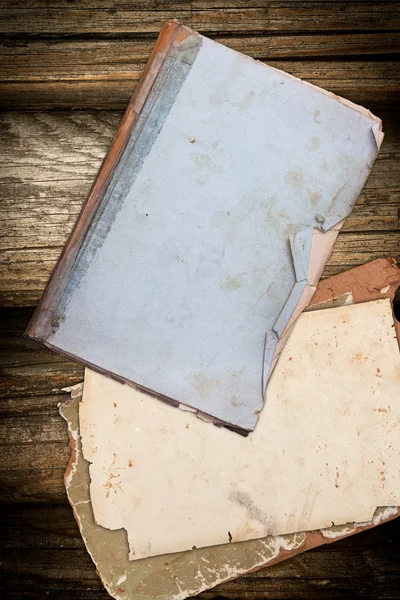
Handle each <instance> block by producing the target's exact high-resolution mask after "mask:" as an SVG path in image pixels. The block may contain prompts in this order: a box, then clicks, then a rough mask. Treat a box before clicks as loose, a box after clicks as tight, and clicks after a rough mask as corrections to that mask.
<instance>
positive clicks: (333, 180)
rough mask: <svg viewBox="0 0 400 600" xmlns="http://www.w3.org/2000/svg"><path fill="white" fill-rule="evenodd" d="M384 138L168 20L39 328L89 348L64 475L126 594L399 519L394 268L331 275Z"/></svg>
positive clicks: (350, 113) (192, 586) (369, 122)
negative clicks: (327, 268)
mask: <svg viewBox="0 0 400 600" xmlns="http://www.w3.org/2000/svg"><path fill="white" fill-rule="evenodd" d="M382 139H383V133H382V128H381V122H380V120H379V119H378V118H376V117H375V116H374V115H372V114H371V113H369V111H367V110H366V109H364V108H362V107H359V106H356V105H354V104H352V103H351V102H348V101H346V100H344V99H342V98H338V97H336V96H334V95H332V94H330V93H328V92H326V91H324V90H321V89H319V88H316V87H315V86H312V85H310V84H307V83H304V82H302V81H300V80H298V79H296V78H294V77H291V76H289V75H287V74H285V73H283V72H281V71H277V70H276V69H273V68H271V67H268V66H265V65H263V64H261V63H258V62H256V61H254V60H252V59H251V58H249V57H246V56H243V55H241V54H239V53H237V52H234V51H233V50H230V49H228V48H225V47H224V46H222V45H221V44H218V43H216V42H214V41H211V40H208V39H207V38H205V37H203V36H201V35H199V34H198V33H196V32H194V31H192V30H191V29H189V28H187V27H184V26H182V25H180V24H179V23H177V22H169V23H167V24H166V25H165V26H164V28H163V30H162V32H161V34H160V38H159V40H158V42H157V45H156V47H155V50H154V52H153V54H152V57H151V59H150V61H149V64H148V66H147V69H146V71H145V74H144V76H143V79H142V81H141V84H140V85H139V87H138V89H137V91H136V92H135V95H134V96H133V98H132V100H131V102H130V105H129V107H128V109H127V112H126V115H125V117H124V119H123V122H122V123H121V126H120V129H119V132H118V134H117V136H116V138H115V141H114V143H113V146H112V147H111V149H110V151H109V153H108V155H107V158H106V160H105V162H104V164H103V166H102V168H101V170H100V172H99V175H98V177H97V180H96V182H95V184H94V186H93V189H92V191H91V194H90V196H89V199H88V201H87V204H86V205H85V207H84V209H83V211H82V214H81V216H80V218H79V220H78V222H77V225H76V228H75V229H74V232H73V233H72V235H71V238H70V240H69V242H68V244H67V246H66V248H65V250H64V253H63V255H62V257H61V259H60V261H59V263H58V265H57V267H56V269H55V271H54V273H53V276H52V278H51V280H50V282H49V284H48V287H47V289H46V292H45V294H44V296H43V299H42V302H41V304H40V306H39V308H38V310H37V312H36V313H35V316H34V318H33V320H32V322H31V324H30V326H29V328H28V331H27V335H28V336H29V337H30V338H32V339H35V340H38V341H41V342H42V343H44V344H46V345H47V346H48V347H50V348H53V349H56V350H58V351H60V352H63V353H64V354H67V355H68V356H71V357H73V358H75V359H77V360H81V361H82V362H84V363H85V364H86V365H87V367H88V368H87V369H86V373H85V382H84V391H83V398H82V400H81V388H79V389H77V390H73V395H75V396H76V397H75V398H74V399H73V400H72V401H70V402H67V403H65V404H63V405H62V407H61V412H62V414H63V416H64V417H65V418H66V420H67V421H68V425H69V431H70V436H71V446H72V450H73V453H72V458H71V464H70V468H69V470H68V473H67V475H66V486H67V491H68V495H69V498H70V501H71V504H72V505H73V507H74V511H75V514H76V516H77V520H78V523H79V525H80V528H81V531H82V535H83V537H84V539H85V542H86V545H87V548H88V551H89V552H90V554H91V556H92V558H93V560H94V562H95V563H96V565H97V568H98V571H99V573H100V576H101V577H102V579H103V581H104V583H105V585H106V587H107V589H108V591H109V592H110V593H111V594H112V595H113V596H114V597H115V598H135V600H136V599H137V598H143V599H145V598H151V597H153V598H155V597H157V598H165V600H167V599H168V598H178V597H179V598H184V597H186V596H188V595H193V594H195V593H198V592H199V591H201V590H203V589H207V588H209V587H212V586H213V585H216V584H217V583H218V582H220V581H224V580H227V579H229V578H232V577H235V576H237V575H239V574H241V573H245V572H248V571H250V570H254V569H256V568H260V567H262V566H264V565H266V564H271V562H276V561H277V560H282V559H283V558H285V557H287V556H290V555H291V554H293V553H296V552H300V551H304V550H306V549H308V548H310V547H312V546H315V545H318V544H321V543H325V542H326V541H329V540H331V539H335V538H336V537H338V536H343V535H349V534H351V533H353V532H355V531H358V530H360V528H365V527H369V526H372V525H375V524H377V523H379V522H380V521H382V520H385V519H388V518H393V517H394V516H397V514H398V510H397V508H393V507H396V506H397V505H400V482H399V477H398V468H397V461H398V456H399V451H400V435H399V433H400V432H399V428H400V426H399V422H400V404H399V403H398V402H396V400H395V399H396V397H398V393H397V394H396V392H397V391H398V382H399V373H400V356H399V348H398V342H397V338H396V335H395V328H394V325H395V322H394V319H393V314H392V303H391V301H392V300H393V297H394V294H395V291H396V289H397V287H398V286H399V284H400V273H399V269H398V268H397V266H396V264H395V263H394V261H393V260H390V259H387V260H378V261H374V262H373V263H370V264H369V265H366V266H364V267H360V268H359V269H355V270H354V271H349V272H348V273H345V274H342V275H340V276H338V277H334V278H332V279H331V280H326V281H325V282H323V283H322V284H320V285H319V286H318V288H317V283H318V280H319V278H320V276H321V273H322V271H323V268H324V265H325V263H326V261H327V259H328V257H329V254H330V252H331V249H332V246H333V243H334V241H335V238H336V236H337V234H338V231H339V229H340V227H341V226H342V224H343V220H344V219H345V217H346V216H347V215H348V214H349V213H350V212H351V210H352V207H353V205H354V203H355V201H356V199H357V197H358V195H359V193H360V190H361V189H362V186H363V185H364V183H365V180H366V178H367V177H368V174H369V172H370V170H371V168H372V164H373V161H374V160H375V158H376V155H377V153H378V151H379V147H380V144H381V142H382ZM316 290H317V291H316ZM311 298H312V301H311V306H310V310H308V311H306V312H303V314H301V313H302V311H303V310H304V309H305V308H306V307H307V305H308V304H309V302H310V300H311ZM311 309H312V310H311ZM296 321H297V322H296ZM396 327H397V323H396ZM278 358H279V361H278ZM89 367H90V368H89ZM272 371H274V372H273V374H272ZM271 375H272V376H271ZM110 376H111V378H110ZM149 392H150V393H149ZM152 396H153V397H152ZM154 396H156V397H154ZM160 400H162V401H160ZM263 405H264V406H263ZM198 417H201V418H200V419H199V418H198ZM257 420H258V421H259V422H258V425H257V427H256V424H257ZM204 421H211V422H212V423H213V424H214V425H218V427H215V426H213V424H210V423H204ZM254 429H255V430H254ZM229 430H233V431H229ZM253 430H254V431H253ZM238 434H241V435H238ZM377 507H384V508H377ZM387 507H389V508H387ZM390 507H392V508H390ZM349 523H350V524H349ZM314 530H318V531H317V532H316V531H314ZM310 531H314V533H310ZM304 532H308V533H304ZM238 541H242V542H245V543H244V544H240V545H236V544H235V542H238ZM171 553H172V554H171ZM163 555H164V556H163ZM165 555H168V556H165ZM139 559H145V560H139Z"/></svg>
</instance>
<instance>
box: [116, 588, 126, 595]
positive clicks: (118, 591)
mask: <svg viewBox="0 0 400 600" xmlns="http://www.w3.org/2000/svg"><path fill="white" fill-rule="evenodd" d="M124 592H125V590H124V588H122V587H119V588H118V589H117V594H123V593H124Z"/></svg>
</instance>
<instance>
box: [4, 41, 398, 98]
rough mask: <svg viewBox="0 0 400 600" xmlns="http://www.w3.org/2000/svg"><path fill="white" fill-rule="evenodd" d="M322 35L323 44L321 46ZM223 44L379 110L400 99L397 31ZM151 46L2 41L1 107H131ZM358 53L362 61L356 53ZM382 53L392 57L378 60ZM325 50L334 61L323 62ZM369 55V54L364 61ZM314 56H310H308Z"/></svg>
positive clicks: (107, 42) (107, 43) (143, 44)
mask: <svg viewBox="0 0 400 600" xmlns="http://www.w3.org/2000/svg"><path fill="white" fill-rule="evenodd" d="M316 39H317V40H319V42H320V45H317V46H316V45H315V40H316ZM219 41H221V42H222V43H225V44H226V45H228V46H230V47H231V48H234V49H235V50H238V51H240V52H244V53H247V54H250V55H251V56H253V57H255V58H258V59H259V60H261V61H263V62H265V63H268V64H269V65H271V66H273V67H276V68H278V69H282V70H284V71H286V72H288V73H290V74H291V75H294V76H296V77H300V78H302V79H305V80H307V81H310V82H311V83H313V84H315V85H318V86H320V87H323V88H325V89H327V90H329V91H331V92H334V93H335V94H338V95H341V96H344V97H346V98H348V99H349V100H351V101H353V102H355V103H358V104H363V105H367V106H368V105H369V106H370V107H371V108H374V107H376V106H377V105H379V104H383V103H386V104H387V103H395V102H396V99H397V98H398V97H399V93H400V63H399V62H397V61H396V60H395V58H396V55H395V50H396V49H397V50H398V49H399V48H400V34H398V33H393V34H381V33H378V34H375V35H373V36H371V38H369V37H367V36H365V35H359V34H358V35H355V36H351V37H350V36H344V35H337V36H322V38H320V37H317V38H316V37H315V36H310V35H309V36H277V37H266V36H259V37H253V38H251V37H250V38H249V37H245V38H241V37H240V38H234V37H223V38H219ZM153 45H154V41H153V40H151V41H147V40H134V41H130V40H129V41H123V42H117V41H115V40H113V41H97V40H95V41H90V42H87V41H79V42H75V43H72V42H61V43H60V42H55V43H54V42H47V43H43V42H30V43H28V44H21V43H16V44H10V43H3V44H2V45H1V46H0V107H2V108H10V107H15V106H18V107H19V108H20V109H36V108H41V109H43V108H46V109H54V108H58V109H64V108H74V109H77V108H98V109H115V108H121V109H122V108H125V107H126V105H127V103H128V102H129V99H130V97H131V95H132V93H133V91H134V89H135V87H136V85H137V83H138V81H139V79H140V77H141V75H142V72H143V69H144V66H145V64H146V61H147V59H148V56H149V54H150V52H151V48H152V46H153ZM356 52H359V53H360V55H361V57H360V58H357V59H355V58H354V54H355V53H356ZM379 52H381V53H383V52H387V53H393V56H392V57H390V58H388V57H387V56H385V59H380V58H379ZM374 53H376V55H375V57H374V60H371V55H373V54H374ZM321 54H322V56H324V55H326V56H329V55H334V56H336V59H332V58H330V60H327V59H325V60H324V59H323V60H321V58H320V57H321ZM349 54H351V55H352V56H351V57H349V58H348V59H347V60H345V57H348V56H349ZM363 54H367V56H366V57H365V58H364V59H363V57H362V55H363ZM309 56H310V57H312V60H306V58H308V57H309ZM317 57H318V59H317ZM338 58H340V60H338Z"/></svg>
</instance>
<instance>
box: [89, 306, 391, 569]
mask: <svg viewBox="0 0 400 600" xmlns="http://www.w3.org/2000/svg"><path fill="white" fill-rule="evenodd" d="M377 340H379V343H377ZM399 373H400V354H399V350H398V345H397V340H396V339H395V336H394V329H393V316H392V309H391V303H390V300H389V299H384V300H377V301H374V302H368V303H363V304H358V305H353V306H341V307H338V308H332V309H329V310H320V311H312V312H306V313H303V314H302V315H301V316H300V318H299V319H298V321H297V323H296V325H295V326H294V328H293V331H292V334H291V337H290V339H289V341H288V342H287V344H286V346H285V348H284V350H283V353H282V356H281V360H280V362H279V365H278V366H277V367H276V370H275V372H274V375H273V377H272V379H271V382H270V385H269V387H268V402H267V404H266V407H265V409H264V411H263V412H262V415H261V416H260V421H259V424H258V427H257V429H256V431H255V432H254V433H252V434H251V435H250V436H249V437H248V438H242V437H239V436H231V435H230V433H229V432H228V431H226V430H217V429H215V428H211V429H210V428H204V426H203V425H202V424H201V423H200V422H199V421H198V419H196V418H195V416H194V415H192V414H191V413H183V412H180V411H175V410H174V409H173V408H171V407H169V406H167V405H163V404H157V403H152V404H149V403H148V401H147V398H146V397H145V395H143V394H142V393H140V392H138V391H135V390H132V389H131V388H130V387H128V386H123V385H120V384H118V383H116V382H114V381H111V380H108V379H107V378H105V377H104V376H102V375H99V374H96V373H94V372H92V371H89V370H87V372H86V376H85V393H84V399H83V402H82V404H81V406H80V423H81V434H82V438H83V451H84V455H85V458H86V459H87V460H89V461H90V462H91V463H92V464H91V466H90V475H91V498H92V505H93V510H94V514H95V517H96V521H97V523H98V524H100V525H102V526H104V527H108V528H110V529H118V528H121V527H125V529H126V530H127V532H128V540H129V545H130V549H131V553H130V557H131V559H138V558H143V557H147V556H153V555H157V554H164V553H169V552H176V551H182V550H187V549H189V548H192V547H193V546H196V547H197V548H199V547H205V546H211V545H217V544H224V543H226V542H227V541H228V540H229V539H232V541H233V542H239V541H244V540H249V539H254V538H257V537H263V536H265V535H277V534H279V535H281V534H287V533H292V532H296V531H305V530H313V529H319V528H325V527H327V526H329V525H330V524H331V523H332V521H333V522H334V523H335V524H342V523H347V522H350V521H368V520H370V519H371V518H372V515H373V512H374V509H375V507H376V506H386V505H398V504H400V481H399V477H398V456H399V453H400V403H399V402H396V398H398V381H399ZM238 401H239V399H238ZM188 482H190V483H188ZM354 482H357V485H354ZM160 507H161V508H160Z"/></svg>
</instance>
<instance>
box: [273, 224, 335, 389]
mask: <svg viewBox="0 0 400 600" xmlns="http://www.w3.org/2000/svg"><path fill="white" fill-rule="evenodd" d="M343 223H344V220H342V221H340V222H339V223H337V224H336V225H335V226H334V227H332V229H330V230H328V231H325V232H323V231H321V230H320V229H317V228H313V227H306V228H304V229H301V230H300V231H298V232H297V233H296V234H294V235H292V236H290V237H289V242H290V250H291V253H292V260H293V268H294V273H295V278H296V282H295V284H294V286H293V287H292V290H291V292H290V294H289V296H288V298H287V300H286V302H285V304H284V306H283V308H282V310H281V312H280V314H279V316H278V318H277V320H276V321H275V324H274V327H273V329H272V331H270V332H267V334H266V338H265V348H264V358H263V370H262V393H263V398H265V393H266V389H267V384H268V380H269V378H270V376H271V374H272V371H273V370H274V368H275V366H276V364H277V361H278V358H279V355H280V353H281V352H282V350H283V347H284V345H285V343H286V341H287V339H288V337H289V335H290V332H291V330H292V328H293V326H294V324H295V322H296V320H297V319H298V317H299V315H300V314H301V313H302V311H303V310H304V309H305V308H306V307H307V306H308V304H309V303H310V301H311V298H312V297H313V295H314V293H315V290H316V289H317V283H318V281H319V278H320V277H321V275H322V272H323V270H324V268H325V265H326V263H327V261H328V259H329V256H330V255H331V252H332V249H333V244H334V242H335V240H336V238H337V236H338V234H339V231H340V229H341V227H342V226H343Z"/></svg>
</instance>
